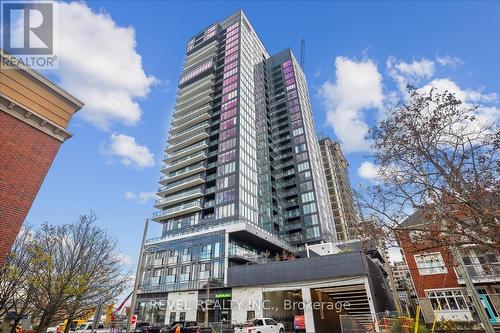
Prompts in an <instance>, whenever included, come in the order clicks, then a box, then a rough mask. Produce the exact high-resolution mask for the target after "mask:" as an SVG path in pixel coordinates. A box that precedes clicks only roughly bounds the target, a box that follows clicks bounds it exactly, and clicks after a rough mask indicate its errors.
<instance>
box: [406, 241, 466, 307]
mask: <svg viewBox="0 0 500 333" xmlns="http://www.w3.org/2000/svg"><path fill="white" fill-rule="evenodd" d="M398 240H399V245H400V246H401V249H402V250H403V253H404V256H405V260H406V263H407V264H408V269H409V270H410V274H411V278H412V280H413V284H414V286H415V289H416V291H417V295H418V297H419V298H420V297H426V294H425V291H424V290H425V289H442V288H458V287H459V284H458V280H457V276H456V274H455V270H454V264H453V259H452V256H451V253H450V251H449V250H448V249H447V248H445V247H439V248H433V249H419V247H418V245H416V244H414V243H412V242H410V240H409V236H408V234H407V233H405V232H400V233H399V234H398ZM434 252H440V253H441V256H442V257H443V261H444V263H445V266H446V269H447V271H448V272H447V273H445V274H432V275H420V274H419V272H418V268H417V263H416V262H415V257H414V255H415V254H423V253H434Z"/></svg>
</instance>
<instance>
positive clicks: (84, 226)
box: [0, 213, 129, 333]
mask: <svg viewBox="0 0 500 333" xmlns="http://www.w3.org/2000/svg"><path fill="white" fill-rule="evenodd" d="M96 220H97V218H96V216H95V214H94V213H90V214H87V215H82V216H80V218H79V220H78V222H77V223H75V224H64V225H60V226H52V225H49V224H47V223H45V224H43V225H42V227H41V228H40V230H37V231H35V232H29V233H28V232H26V233H22V234H21V235H20V237H19V238H18V239H17V240H16V243H15V244H14V247H13V249H12V251H11V254H10V255H9V258H8V259H7V265H6V267H4V268H2V270H3V271H2V273H4V272H5V274H2V277H1V278H0V287H1V288H0V289H1V291H0V310H1V311H4V312H6V311H9V309H12V308H13V307H15V309H16V311H21V312H20V313H18V315H20V314H26V313H28V312H29V313H30V314H31V315H32V317H33V318H36V319H37V321H38V322H39V325H38V329H37V331H38V332H40V333H45V332H46V330H47V328H48V327H49V326H50V325H52V324H57V323H60V322H62V321H64V320H67V325H66V331H68V330H69V328H70V325H71V321H72V319H74V318H78V317H79V316H80V315H82V314H83V313H85V312H88V311H89V309H92V308H94V307H95V306H96V305H97V304H98V303H99V302H102V303H103V304H104V303H107V302H110V301H111V300H113V299H114V298H115V297H116V296H118V295H119V294H120V293H121V292H122V291H123V290H124V289H126V288H127V286H128V276H129V272H128V273H125V274H124V272H123V270H122V264H121V262H120V259H119V256H118V251H117V250H118V248H117V243H116V241H115V240H114V238H113V237H111V236H110V235H109V234H108V233H107V232H106V231H105V230H104V229H102V228H100V227H99V226H97V225H96V223H95V222H96ZM28 237H29V238H28ZM11 285H13V286H15V287H11ZM16 288H17V289H16ZM16 290H19V291H16Z"/></svg>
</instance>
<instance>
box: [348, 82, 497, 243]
mask: <svg viewBox="0 0 500 333" xmlns="http://www.w3.org/2000/svg"><path fill="white" fill-rule="evenodd" d="M408 90H409V99H408V101H407V102H405V103H400V104H399V105H397V106H395V107H394V108H392V109H389V110H388V111H387V115H386V117H385V119H383V120H382V121H381V122H380V123H379V124H378V125H376V126H375V127H374V128H373V129H372V130H371V131H370V139H371V140H372V151H373V156H372V157H373V159H374V161H375V163H376V164H377V165H378V167H379V172H378V182H377V183H376V184H374V185H371V186H364V187H362V188H361V190H360V191H359V192H358V193H357V197H358V200H359V203H360V206H361V208H362V210H363V211H364V212H365V213H368V214H371V216H372V217H373V218H372V219H370V220H369V221H368V222H367V223H362V224H361V225H360V228H361V229H362V230H361V231H360V232H361V233H362V234H363V233H364V234H365V235H377V236H379V237H381V238H384V237H385V238H387V239H391V235H393V232H394V231H396V232H397V231H398V230H400V229H401V223H402V222H403V221H405V220H406V219H407V218H408V216H409V215H411V214H412V213H413V212H414V211H415V210H421V211H422V212H423V213H424V214H422V216H421V218H422V221H421V222H424V223H421V224H413V225H409V226H405V230H407V231H410V232H412V241H414V242H415V243H418V244H419V245H420V247H422V246H426V247H429V248H431V247H439V246H448V245H455V246H460V245H466V244H475V245H479V246H481V247H483V248H488V249H496V250H499V249H500V234H499V233H498V230H499V227H500V222H499V219H498V212H499V193H500V182H499V171H500V161H499V158H498V157H499V154H500V153H499V151H500V150H499V148H500V132H499V129H498V125H497V124H496V123H495V122H491V121H486V120H485V119H484V117H481V116H478V115H479V114H480V113H479V112H478V107H475V106H470V105H467V104H464V103H463V102H462V101H460V100H458V99H457V98H456V97H455V95H454V94H453V93H451V92H448V91H445V92H442V93H440V92H437V91H436V90H435V89H431V90H430V91H429V92H423V91H420V90H417V89H415V88H414V87H409V89H408ZM373 219H375V222H376V223H373V221H374V220H373ZM425 221H427V222H425Z"/></svg>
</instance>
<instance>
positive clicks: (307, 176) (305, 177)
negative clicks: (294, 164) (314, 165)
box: [299, 171, 311, 183]
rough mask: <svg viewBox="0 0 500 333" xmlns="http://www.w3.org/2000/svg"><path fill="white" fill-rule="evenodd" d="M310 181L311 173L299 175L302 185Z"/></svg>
mask: <svg viewBox="0 0 500 333" xmlns="http://www.w3.org/2000/svg"><path fill="white" fill-rule="evenodd" d="M309 179H311V171H306V172H303V173H300V174H299V182H301V183H302V182H304V181H306V180H309Z"/></svg>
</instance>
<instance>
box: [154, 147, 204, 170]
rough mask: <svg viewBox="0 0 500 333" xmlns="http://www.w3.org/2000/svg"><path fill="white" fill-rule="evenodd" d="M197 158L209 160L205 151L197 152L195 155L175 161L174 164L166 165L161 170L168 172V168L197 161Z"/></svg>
mask: <svg viewBox="0 0 500 333" xmlns="http://www.w3.org/2000/svg"><path fill="white" fill-rule="evenodd" d="M197 157H199V158H207V155H206V154H205V152H204V151H200V152H196V153H194V154H191V155H188V156H186V157H183V158H180V159H178V160H175V161H173V162H170V163H168V164H165V165H164V166H163V167H162V168H161V169H162V170H166V169H168V168H171V167H175V166H177V165H179V164H181V163H184V162H187V161H189V160H192V159H195V158H197Z"/></svg>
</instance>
